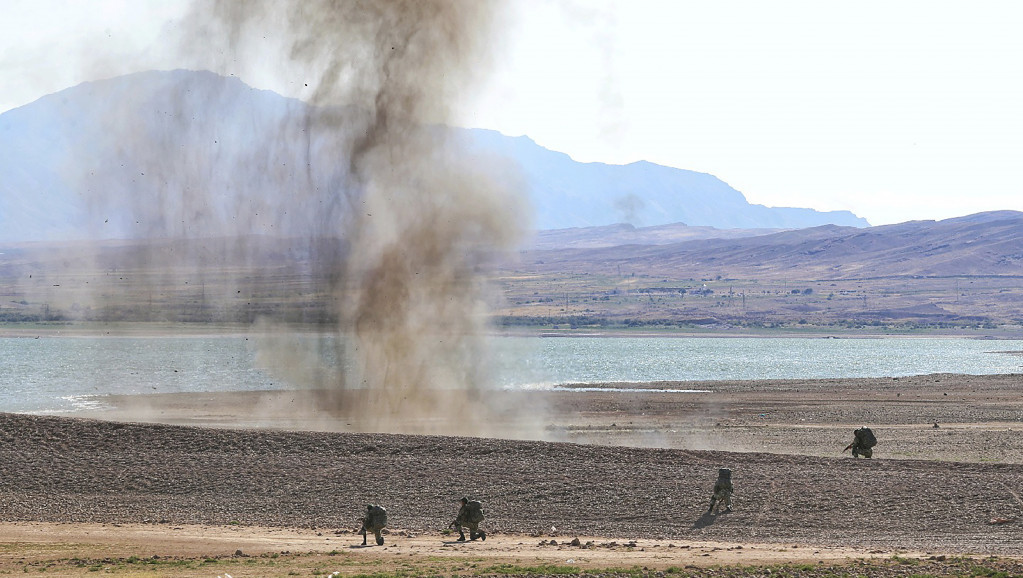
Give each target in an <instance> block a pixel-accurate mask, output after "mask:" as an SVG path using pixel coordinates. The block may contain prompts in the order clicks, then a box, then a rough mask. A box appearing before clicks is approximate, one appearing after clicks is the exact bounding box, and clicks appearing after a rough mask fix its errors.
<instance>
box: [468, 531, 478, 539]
mask: <svg viewBox="0 0 1023 578" xmlns="http://www.w3.org/2000/svg"><path fill="white" fill-rule="evenodd" d="M479 537H480V535H479V534H477V533H476V532H474V531H472V530H469V539H470V540H475V539H476V538H479Z"/></svg>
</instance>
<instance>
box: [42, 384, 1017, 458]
mask: <svg viewBox="0 0 1023 578" xmlns="http://www.w3.org/2000/svg"><path fill="white" fill-rule="evenodd" d="M573 389H576V390H575V391H573ZM578 389H582V390H583V391H578ZM690 390H698V391H690ZM680 391H685V393H682V394H680ZM1019 391H1023V374H993V375H963V374H929V375H921V376H911V377H884V378H850V379H838V378H831V379H779V380H717V381H678V382H643V383H604V384H596V385H595V384H586V385H579V386H577V387H573V386H571V385H568V386H565V387H562V388H552V389H547V390H517V391H507V390H505V391H494V392H489V393H487V397H488V399H487V406H489V407H493V408H506V410H501V411H498V410H495V414H494V415H493V416H491V417H490V418H488V419H485V420H483V421H484V422H485V423H479V424H476V425H474V426H472V427H467V424H465V423H463V422H462V420H460V419H459V418H457V416H455V417H453V419H450V420H449V419H445V418H444V416H427V415H424V416H422V418H415V417H411V418H409V419H406V420H404V421H403V422H401V423H392V424H383V425H382V424H381V422H379V421H374V420H372V419H368V418H367V417H365V416H362V415H360V414H359V412H358V411H354V410H353V408H358V407H360V406H359V404H360V403H363V402H364V400H363V398H361V397H360V395H361V394H360V392H358V391H355V392H347V393H345V392H340V393H339V392H329V391H325V390H267V391H248V392H206V393H166V394H161V393H155V394H141V395H110V396H97V397H96V398H94V399H95V400H97V401H100V402H101V403H103V404H104V405H105V407H103V408H99V409H85V410H80V411H77V412H74V413H63V412H62V413H54V414H52V415H61V416H66V417H83V418H90V419H101V420H108V421H119V422H141V423H162V424H171V425H188V426H202V427H212V428H228V429H268V430H278V431H280V430H286V431H322V432H346V431H347V432H374V431H389V432H395V433H402V432H404V433H440V434H448V435H451V434H456V435H466V434H468V435H476V436H480V437H499V438H503V439H530V440H544V441H568V442H573V443H581V444H597V445H616V446H630V447H655V448H670V449H693V450H708V449H709V450H727V451H739V452H768V453H772V454H782V455H809V456H818V457H829V456H836V455H841V454H840V453H839V451H840V450H841V448H842V447H844V446H845V445H846V444H847V443H848V440H846V437H850V436H851V433H850V432H851V431H852V430H853V429H855V428H857V427H859V426H860V425H868V426H870V427H872V428H873V429H875V431H876V432H877V433H878V435H879V436H880V437H883V438H884V440H883V443H882V444H881V446H880V447H879V448H878V455H880V456H883V457H885V458H895V459H926V460H936V461H970V462H992V461H993V462H1001V463H1019V464H1023V445H1021V444H1019V443H1017V437H1018V435H1020V432H1023V397H1021V396H1019ZM515 408H521V409H520V410H518V411H516V410H515ZM935 425H937V427H935ZM949 436H953V438H954V440H950V439H949ZM949 441H954V443H955V444H956V445H958V446H961V447H962V448H964V449H968V451H950V450H949V445H948V444H949Z"/></svg>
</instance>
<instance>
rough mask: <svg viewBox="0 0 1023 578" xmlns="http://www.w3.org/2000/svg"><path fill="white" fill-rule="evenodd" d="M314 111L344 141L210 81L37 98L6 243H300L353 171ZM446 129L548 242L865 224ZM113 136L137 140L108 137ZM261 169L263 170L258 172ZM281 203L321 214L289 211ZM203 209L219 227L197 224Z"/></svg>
mask: <svg viewBox="0 0 1023 578" xmlns="http://www.w3.org/2000/svg"><path fill="white" fill-rule="evenodd" d="M319 114H334V115H336V116H338V117H339V118H340V119H341V120H340V123H341V124H340V127H341V130H354V129H353V127H351V126H350V123H349V124H345V122H346V121H345V120H344V111H340V112H339V111H337V110H334V111H324V110H320V109H313V108H312V107H310V106H309V105H306V104H305V103H302V102H301V101H298V100H296V99H291V98H287V97H283V96H280V95H278V94H276V93H274V92H272V91H267V90H259V89H255V88H252V87H250V86H248V85H246V84H245V83H244V82H242V81H241V80H239V79H237V78H234V77H224V76H220V75H216V74H214V73H212V72H207V71H187V70H174V71H147V72H140V73H135V74H131V75H125V76H120V77H115V78H112V79H105V80H96V81H90V82H86V83H83V84H80V85H78V86H75V87H71V88H68V89H65V90H62V91H59V92H57V93H53V94H50V95H46V96H43V97H41V98H39V99H37V100H36V101H33V102H32V103H29V104H27V105H24V106H22V107H18V108H15V109H12V110H10V111H7V112H4V113H3V114H0V240H4V241H33V240H70V239H75V238H139V237H143V236H146V235H148V234H158V235H167V234H181V235H198V236H203V235H210V234H217V233H220V232H221V229H222V227H220V226H217V225H218V224H220V223H222V222H226V221H229V220H236V221H238V220H240V221H241V222H242V223H243V226H240V227H239V229H238V230H236V231H235V232H236V233H238V234H282V235H288V234H296V233H295V232H296V231H299V230H302V229H303V224H304V223H305V222H308V221H311V220H316V219H318V218H321V217H322V214H321V213H322V211H320V210H319V208H318V207H319V206H322V205H329V204H331V203H333V202H335V201H333V200H332V199H329V198H325V197H329V195H332V194H333V195H336V194H337V193H336V192H331V191H336V187H337V183H338V182H343V180H344V174H343V171H342V170H341V169H340V168H339V167H338V166H337V165H343V164H344V163H337V162H336V161H337V160H338V157H337V155H336V151H333V150H332V149H331V148H330V147H329V146H328V145H327V144H326V142H327V138H326V137H325V135H324V134H323V133H316V132H315V130H310V131H307V130H306V129H309V128H310V126H311V125H309V124H308V121H309V119H310V118H312V117H314V116H315V115H319ZM303 123H305V124H303ZM445 130H447V131H450V132H451V133H453V134H455V135H456V136H457V137H458V139H460V140H461V141H462V142H463V143H467V146H474V147H477V148H478V149H480V150H483V151H485V152H487V153H495V154H503V155H506V156H508V157H510V158H512V159H513V160H514V161H516V162H517V163H518V164H519V165H521V168H522V173H523V175H524V182H525V188H526V191H527V194H528V196H529V199H530V201H531V203H532V205H533V207H534V208H535V209H534V212H535V215H534V225H535V228H536V229H539V230H549V229H563V228H567V227H581V226H593V225H612V224H614V223H616V222H619V221H623V220H624V221H628V222H630V223H632V224H633V225H634V226H640V227H642V226H657V225H666V224H670V223H679V222H684V223H687V224H689V225H693V226H708V227H715V228H718V229H731V228H743V229H750V228H801V227H806V226H814V225H819V224H824V223H825V222H837V223H839V224H846V225H853V226H866V225H868V223H867V222H866V221H865V220H863V219H861V218H859V217H856V216H855V215H853V214H852V213H850V212H848V211H832V212H819V211H814V210H812V209H801V208H786V207H780V208H770V207H765V206H763V205H753V204H750V203H748V202H747V201H746V199H745V197H744V196H743V195H742V193H740V192H739V191H736V190H735V189H733V188H731V187H729V186H728V185H727V184H726V183H725V182H724V181H722V180H721V179H719V178H717V177H715V176H713V175H708V174H705V173H697V172H694V171H688V170H685V169H676V168H671V167H664V166H661V165H656V164H654V163H650V162H647V161H638V162H635V163H630V164H628V165H609V164H605V163H579V162H576V161H574V160H572V159H571V157H569V156H568V155H567V154H565V153H561V152H558V151H551V150H548V149H545V148H543V147H541V146H539V145H537V144H536V143H535V142H534V141H533V140H532V139H530V138H529V137H525V136H521V137H508V136H504V135H501V134H500V133H497V132H496V131H490V130H486V129H461V128H450V127H445ZM116 134H124V135H129V136H130V137H131V139H130V140H129V141H127V142H118V141H116V140H115V139H111V138H110V135H116ZM111 141H113V142H111ZM254 143H257V144H258V147H256V148H251V147H252V146H253V144H254ZM253 167H262V170H263V171H264V172H263V173H262V174H261V175H260V174H255V175H254V174H250V173H252V172H253V171H252V169H253ZM283 167H286V168H283ZM303 167H311V168H306V169H303ZM259 177H264V178H259ZM161 179H162V180H161ZM97 190H102V191H104V192H105V193H107V194H109V196H110V197H111V198H123V199H127V200H129V203H126V205H131V203H136V204H144V203H145V202H146V200H147V199H151V198H157V197H159V196H160V193H161V192H163V193H166V192H168V191H169V192H173V193H175V194H176V193H177V192H178V191H180V192H181V195H183V196H184V195H195V196H197V197H198V196H201V195H203V194H206V193H205V192H204V191H207V190H208V191H216V192H217V193H216V195H211V196H208V197H203V198H202V199H201V200H200V202H201V203H205V205H204V206H202V207H201V208H200V209H194V207H187V206H182V207H176V206H167V207H160V209H161V210H163V212H164V213H166V214H165V215H162V216H158V215H147V216H145V217H144V218H139V217H138V216H137V215H135V214H133V212H132V209H133V207H131V206H120V207H117V206H111V205H110V204H109V203H108V204H107V205H106V206H102V204H100V203H97V201H96V198H95V197H96V194H95V192H96V191H97ZM282 191H286V193H285V194H286V195H292V196H294V195H300V196H301V198H302V199H303V201H304V202H307V204H309V205H310V206H311V208H309V207H306V208H296V207H295V206H287V205H286V200H282V199H281V198H280V197H281V196H282ZM289 210H290V213H289ZM296 211H298V213H300V214H296ZM303 211H304V212H303ZM196 212H199V213H202V216H203V217H204V218H206V219H210V220H211V221H212V222H211V223H209V224H206V225H204V224H203V223H189V222H188V221H189V219H190V218H191V217H192V216H193V214H194V213H196ZM170 213H174V214H173V215H171V214H170ZM285 214H287V215H288V216H287V217H285V216H284V215H285ZM175 220H176V221H175ZM154 232H155V233H154Z"/></svg>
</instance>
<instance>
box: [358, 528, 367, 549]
mask: <svg viewBox="0 0 1023 578" xmlns="http://www.w3.org/2000/svg"><path fill="white" fill-rule="evenodd" d="M359 533H360V534H362V545H363V546H365V545H366V528H363V529H362V531H360V532H359Z"/></svg>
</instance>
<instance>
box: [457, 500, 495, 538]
mask: <svg viewBox="0 0 1023 578" xmlns="http://www.w3.org/2000/svg"><path fill="white" fill-rule="evenodd" d="M459 502H460V503H461V504H462V507H460V508H458V517H457V518H455V521H454V522H451V527H453V528H454V529H456V530H458V541H459V542H465V533H464V532H462V526H468V527H469V539H470V540H475V539H476V538H479V539H480V540H486V539H487V533H486V532H484V531H483V530H477V528H479V525H480V522H482V521H483V504H481V503H480V502H479V500H470V499H469V498H465V497H463V498H462V499H461V500H459Z"/></svg>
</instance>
